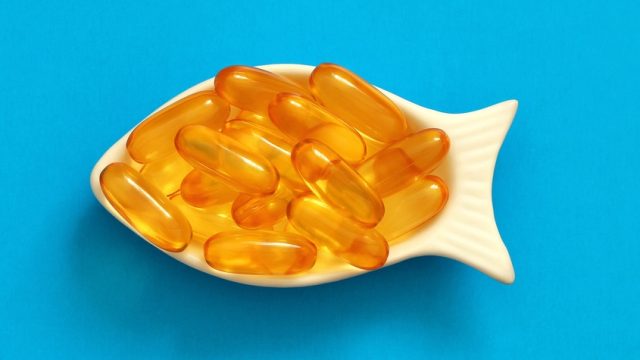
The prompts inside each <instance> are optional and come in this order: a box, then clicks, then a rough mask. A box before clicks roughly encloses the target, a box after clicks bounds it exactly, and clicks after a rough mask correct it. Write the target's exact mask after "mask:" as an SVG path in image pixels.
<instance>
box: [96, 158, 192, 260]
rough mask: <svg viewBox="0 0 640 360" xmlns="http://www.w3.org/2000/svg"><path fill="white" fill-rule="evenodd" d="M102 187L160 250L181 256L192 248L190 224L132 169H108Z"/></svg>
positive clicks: (117, 165)
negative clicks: (187, 247) (188, 248)
mask: <svg viewBox="0 0 640 360" xmlns="http://www.w3.org/2000/svg"><path fill="white" fill-rule="evenodd" d="M100 187H101V188H102V192H103V193H104V195H105V197H106V198H107V200H108V201H109V203H110V204H111V205H112V206H113V208H114V209H115V210H116V211H117V212H118V213H119V214H120V215H122V217H123V218H124V219H125V220H126V221H127V222H128V223H129V224H131V226H133V227H134V228H135V229H136V230H138V231H139V232H140V234H142V236H144V237H145V238H146V239H148V240H149V241H150V242H152V243H153V244H154V245H156V246H157V247H159V248H161V249H163V250H166V251H176V252H177V251H182V250H183V249H184V248H185V247H186V246H187V244H189V241H190V240H191V225H189V221H187V219H186V218H185V217H184V215H182V213H181V212H180V210H178V208H176V207H175V206H174V205H173V204H172V203H171V201H170V200H169V199H167V198H166V197H165V196H164V195H163V194H162V193H161V192H160V191H159V190H158V189H156V188H155V187H154V186H153V185H151V184H150V183H149V182H147V181H146V180H145V179H144V178H143V177H142V175H140V174H139V173H138V172H137V171H135V170H134V169H133V168H131V167H130V166H128V165H126V164H123V163H113V164H110V165H109V166H107V167H106V168H104V170H102V173H100Z"/></svg>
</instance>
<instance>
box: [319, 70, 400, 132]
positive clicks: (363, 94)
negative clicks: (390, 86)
mask: <svg viewBox="0 0 640 360" xmlns="http://www.w3.org/2000/svg"><path fill="white" fill-rule="evenodd" d="M309 83H310V87H311V93H312V94H313V96H314V97H315V98H316V99H317V100H318V101H319V102H320V103H321V104H322V105H324V106H325V107H326V108H327V109H329V111H331V112H332V113H334V114H335V115H336V116H338V117H339V118H340V119H342V120H343V121H345V122H346V123H347V124H349V125H351V126H353V127H354V128H356V129H357V130H358V131H360V132H361V133H363V134H364V135H366V136H368V137H370V138H371V139H374V140H376V141H380V142H383V143H388V142H391V141H395V140H398V139H400V138H403V137H404V136H406V135H407V120H406V119H405V117H404V114H403V113H402V111H400V109H399V108H398V107H397V106H396V104H395V103H394V102H393V101H391V100H390V99H389V98H387V97H386V96H385V95H384V94H382V93H381V92H380V91H379V90H378V89H376V88H375V87H373V86H371V85H370V84H369V83H367V82H366V81H365V80H363V79H362V78H360V77H359V76H358V75H356V74H354V73H352V72H351V71H349V70H347V69H345V68H343V67H341V66H338V65H335V64H328V63H325V64H320V65H318V66H316V68H315V69H314V70H313V72H312V73H311V76H310V78H309Z"/></svg>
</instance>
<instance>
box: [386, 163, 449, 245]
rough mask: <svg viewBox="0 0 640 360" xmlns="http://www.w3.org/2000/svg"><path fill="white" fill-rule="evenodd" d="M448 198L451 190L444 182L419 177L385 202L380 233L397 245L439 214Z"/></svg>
mask: <svg viewBox="0 0 640 360" xmlns="http://www.w3.org/2000/svg"><path fill="white" fill-rule="evenodd" d="M448 199H449V191H448V190H447V185H446V184H445V183H444V181H442V179H440V178H439V177H437V176H432V175H428V176H419V177H416V178H415V179H414V180H413V181H412V182H411V184H410V185H409V186H407V187H406V188H404V189H402V190H400V191H398V192H397V193H395V194H391V195H389V196H387V197H385V198H383V199H382V200H383V201H384V206H385V209H386V210H387V211H386V212H385V214H384V217H383V218H382V220H381V221H380V223H379V224H378V226H376V230H378V231H379V232H380V233H381V234H382V235H384V237H385V238H386V239H387V240H388V241H389V243H392V244H393V242H394V240H397V239H398V238H400V237H401V236H402V235H404V234H406V233H408V232H410V231H411V230H414V229H416V228H418V227H419V226H420V225H422V224H424V223H426V222H427V221H428V220H429V219H431V218H432V217H434V216H435V215H436V214H438V213H439V212H440V210H442V208H443V207H444V206H445V204H446V203H447V200H448Z"/></svg>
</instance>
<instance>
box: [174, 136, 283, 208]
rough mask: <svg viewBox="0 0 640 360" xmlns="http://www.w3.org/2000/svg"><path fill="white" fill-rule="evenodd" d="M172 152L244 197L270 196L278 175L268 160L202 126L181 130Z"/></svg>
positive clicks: (274, 188)
mask: <svg viewBox="0 0 640 360" xmlns="http://www.w3.org/2000/svg"><path fill="white" fill-rule="evenodd" d="M175 144H176V149H178V152H179V153H180V155H181V156H182V157H183V158H184V159H185V160H187V161H188V162H189V163H190V164H191V165H192V166H193V167H194V168H196V169H198V170H200V171H203V172H205V173H207V174H211V175H213V176H218V177H219V178H220V179H221V180H222V181H223V182H224V183H225V184H227V185H228V186H229V187H231V188H232V189H234V190H236V191H238V192H243V193H248V194H263V195H267V194H272V193H273V192H274V191H275V190H276V186H277V185H278V178H279V176H278V171H277V170H276V169H275V168H274V167H273V165H271V163H270V162H269V160H267V159H266V158H264V157H263V156H262V155H260V154H258V153H254V152H252V151H251V150H250V149H248V148H247V147H246V146H244V145H243V144H241V143H239V142H237V141H236V140H234V139H232V138H231V137H229V136H227V135H224V134H222V133H219V132H217V131H215V130H212V129H210V128H208V127H206V126H201V125H191V126H187V127H184V128H182V129H181V130H180V131H179V132H178V135H177V136H176V139H175Z"/></svg>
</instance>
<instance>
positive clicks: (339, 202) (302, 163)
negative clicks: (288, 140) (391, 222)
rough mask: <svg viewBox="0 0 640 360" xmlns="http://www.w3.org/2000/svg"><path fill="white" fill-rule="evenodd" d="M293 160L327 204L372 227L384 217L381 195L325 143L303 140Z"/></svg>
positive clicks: (310, 187) (303, 176) (292, 154)
mask: <svg viewBox="0 0 640 360" xmlns="http://www.w3.org/2000/svg"><path fill="white" fill-rule="evenodd" d="M291 159H292V162H293V166H294V167H295V168H296V170H298V173H299V174H300V176H301V177H302V178H303V179H304V181H305V182H306V183H307V186H308V187H309V189H311V191H312V192H313V193H314V194H315V195H316V196H317V197H319V198H320V199H322V200H323V201H325V202H326V203H327V204H329V205H332V206H334V207H335V208H336V209H338V210H340V211H342V213H343V214H345V215H347V216H350V217H352V218H353V219H355V220H357V221H359V222H361V223H362V224H363V225H365V226H369V227H373V226H375V225H376V224H377V223H378V222H379V221H380V219H382V216H383V215H384V205H383V203H382V200H380V197H378V195H377V194H376V193H375V192H374V191H373V190H372V189H371V187H369V185H368V184H367V183H366V182H365V181H364V180H363V179H362V177H361V176H360V175H358V173H357V172H356V171H355V170H353V169H352V168H351V167H350V166H349V165H348V164H347V163H346V162H345V161H344V160H343V159H342V158H340V156H338V155H337V154H336V153H335V152H334V151H333V150H331V149H330V148H329V147H327V146H326V145H324V144H322V143H320V142H317V141H315V140H304V141H302V142H300V143H298V144H297V145H296V146H295V147H294V148H293V150H292V152H291Z"/></svg>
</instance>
